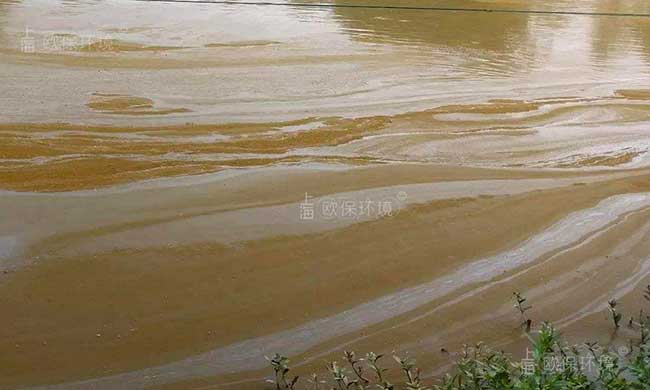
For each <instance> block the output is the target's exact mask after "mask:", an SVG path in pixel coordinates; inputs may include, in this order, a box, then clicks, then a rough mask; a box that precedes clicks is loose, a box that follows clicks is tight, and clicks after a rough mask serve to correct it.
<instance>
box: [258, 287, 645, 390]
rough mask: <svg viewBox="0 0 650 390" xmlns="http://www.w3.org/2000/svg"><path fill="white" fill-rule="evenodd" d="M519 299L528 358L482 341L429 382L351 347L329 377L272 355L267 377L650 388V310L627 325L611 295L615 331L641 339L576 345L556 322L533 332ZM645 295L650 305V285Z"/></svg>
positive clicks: (335, 386)
mask: <svg viewBox="0 0 650 390" xmlns="http://www.w3.org/2000/svg"><path fill="white" fill-rule="evenodd" d="M514 296H515V305H514V306H515V309H516V310H518V311H519V312H520V314H521V316H522V320H523V321H522V329H523V331H524V332H525V335H526V337H528V339H529V340H530V347H529V348H528V350H527V353H526V356H525V358H523V359H520V360H515V359H514V358H513V357H512V356H510V355H508V354H506V353H505V352H502V351H495V350H493V349H490V348H489V347H487V346H485V345H483V344H482V343H479V344H476V345H473V346H469V345H466V346H464V348H463V350H462V351H461V352H460V353H459V354H458V358H457V360H456V361H455V362H454V368H453V369H452V370H451V372H450V373H448V374H447V375H445V376H444V378H442V379H431V378H426V380H425V378H423V376H422V374H421V372H420V370H419V369H418V368H417V366H416V363H415V361H414V360H411V359H407V358H403V357H400V356H396V355H393V356H392V359H391V358H390V357H386V356H384V355H378V354H375V353H368V354H366V355H365V356H364V357H358V356H357V354H356V353H354V352H349V351H346V352H344V355H343V357H342V362H343V364H339V362H337V361H333V362H330V363H328V364H327V374H326V375H325V376H324V377H320V376H319V375H317V374H313V375H312V376H311V378H309V379H308V380H302V378H300V377H298V376H293V375H292V374H291V369H290V366H289V363H290V362H289V359H288V358H287V357H285V356H282V355H280V354H276V355H275V356H273V357H269V358H267V359H268V360H269V362H270V364H271V367H272V369H273V373H274V378H273V379H272V380H269V381H268V382H269V383H270V386H271V388H273V389H275V390H298V389H300V390H302V389H304V390H370V389H378V390H402V389H403V390H502V389H506V390H556V389H557V390H563V389H570V390H583V389H584V390H596V389H604V390H627V389H631V390H650V331H649V327H650V316H649V315H646V314H644V312H643V311H641V312H640V313H638V315H636V316H630V317H629V318H627V319H626V324H624V325H623V323H622V320H623V317H624V315H623V313H622V312H620V311H619V310H618V309H617V307H616V306H617V303H616V300H613V299H612V300H610V301H609V302H608V303H607V304H608V309H609V311H610V313H611V318H612V325H613V327H614V331H617V330H618V328H619V327H621V326H628V327H629V328H631V329H633V330H635V334H637V335H638V336H637V337H635V338H633V339H630V340H629V345H628V346H626V347H620V346H619V347H618V348H612V347H611V346H603V345H599V344H597V343H591V342H585V343H583V344H579V345H569V344H567V343H565V342H564V341H563V340H562V337H561V334H560V333H559V332H558V330H557V329H556V328H555V327H554V326H553V325H552V324H549V323H542V324H541V325H539V326H538V327H537V329H533V328H532V321H531V320H530V319H529V318H527V317H526V312H527V311H528V310H529V309H530V308H531V305H530V304H528V303H527V302H526V298H525V297H524V296H523V295H522V294H520V293H515V294H514ZM643 297H644V299H645V300H646V301H648V302H650V286H648V288H647V289H646V291H645V293H644V296H643ZM442 352H445V353H447V351H444V350H443V351H442ZM389 378H391V380H394V381H395V382H394V383H393V382H391V381H390V380H389ZM395 378H398V379H397V380H396V379H395ZM399 378H401V379H399Z"/></svg>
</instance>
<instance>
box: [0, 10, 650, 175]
mask: <svg viewBox="0 0 650 390" xmlns="http://www.w3.org/2000/svg"><path fill="white" fill-rule="evenodd" d="M300 1H305V0H300ZM300 1H299V0H287V3H288V4H287V6H259V5H254V6H253V5H248V6H244V5H233V4H229V5H220V4H212V5H210V4H185V3H156V4H155V5H152V4H150V3H146V2H138V1H128V0H113V1H108V2H105V1H90V0H84V1H74V0H67V1H65V2H59V1H48V0H23V1H20V2H16V1H7V0H0V31H1V33H2V34H3V35H1V36H0V50H2V52H3V56H2V59H0V68H1V69H2V73H1V75H0V77H1V78H2V83H1V84H0V92H2V93H3V95H4V96H8V98H7V99H5V100H4V101H3V108H4V110H3V111H4V112H3V119H2V122H5V123H7V122H9V123H11V122H49V123H51V122H66V123H72V124H74V125H77V127H74V129H73V128H72V126H68V127H67V128H66V127H65V126H55V127H56V128H52V129H51V130H52V131H56V134H57V136H56V137H54V136H51V135H50V138H47V141H43V140H42V139H43V138H44V137H45V136H43V137H41V139H40V140H39V141H35V140H30V141H29V142H24V143H25V144H23V141H21V142H16V141H15V134H14V133H7V134H5V136H7V137H9V138H8V140H7V141H6V142H5V148H6V149H7V148H9V146H7V145H9V144H11V145H13V146H11V148H12V150H11V153H9V152H8V151H7V152H6V153H7V154H6V156H5V158H6V159H8V160H7V161H5V163H7V164H14V165H13V166H14V167H15V166H21V167H22V166H31V165H33V164H34V161H39V162H43V161H50V160H49V159H51V158H53V157H52V156H56V161H60V160H62V159H70V160H72V159H74V160H75V161H76V162H77V163H78V162H79V161H80V160H82V159H84V158H88V156H92V158H94V159H99V158H102V159H113V158H116V156H117V157H119V158H124V159H127V160H129V164H130V165H129V166H131V167H133V166H135V165H137V166H138V167H141V169H142V170H150V169H151V167H152V166H159V165H160V164H162V162H165V163H169V164H172V163H173V166H171V167H168V168H169V169H171V170H173V172H196V170H197V169H198V171H203V170H205V169H208V168H209V169H215V168H214V166H210V167H208V168H206V166H205V164H203V165H201V166H200V167H194V166H193V167H187V166H186V165H182V164H181V163H180V162H179V160H182V161H183V162H185V161H188V160H192V158H194V159H195V160H196V159H197V158H198V157H197V155H196V153H202V159H203V161H212V162H214V161H216V162H218V164H217V163H214V164H217V165H219V167H231V166H251V165H252V166H256V165H265V164H273V163H278V162H284V163H286V162H305V161H309V160H310V158H312V159H313V158H315V157H314V156H318V158H319V159H331V160H336V161H342V160H345V161H360V160H363V161H367V159H371V160H372V161H375V159H377V158H381V157H383V158H386V159H388V160H395V161H404V160H408V161H440V154H441V153H442V152H444V151H445V150H447V149H448V148H447V147H444V145H441V144H437V145H435V147H433V146H432V144H431V142H432V140H431V137H433V136H432V135H431V134H433V133H432V132H477V133H476V134H478V133H479V132H480V134H494V131H497V132H499V131H500V132H505V130H504V127H507V128H508V131H510V130H512V131H513V132H515V133H517V134H520V135H521V134H522V132H523V133H525V134H529V136H528V137H523V136H522V137H521V141H519V139H518V141H516V142H511V140H513V139H514V138H513V137H509V138H508V137H504V138H499V139H498V141H497V142H496V143H497V145H496V146H494V147H493V148H492V150H499V151H501V152H503V153H509V152H512V153H514V150H515V148H518V149H517V153H523V152H524V151H526V152H531V151H535V152H537V153H539V152H540V150H543V149H544V150H545V148H546V147H548V145H549V142H548V141H544V137H541V136H537V137H535V136H534V134H554V135H553V136H552V137H553V139H554V141H555V142H560V141H561V143H562V145H564V146H563V148H564V150H563V151H562V153H559V152H558V153H556V154H555V155H553V156H545V157H544V158H541V159H539V161H537V163H536V164H537V165H545V164H547V162H548V161H551V160H553V161H556V160H557V161H561V164H565V165H566V164H569V165H571V164H573V160H574V157H573V155H574V154H580V160H585V161H590V158H591V157H592V156H591V155H590V153H588V152H584V150H592V149H593V146H595V145H591V144H589V145H586V144H584V143H582V142H581V143H580V144H579V145H578V144H576V143H575V142H577V141H575V140H573V141H571V142H568V141H567V139H568V138H567V137H565V134H578V133H580V132H578V131H572V132H569V131H568V130H567V126H568V125H566V123H571V126H573V127H575V126H576V124H575V123H576V122H580V123H581V126H582V128H581V129H580V130H582V131H584V132H585V133H586V134H589V133H590V132H591V133H592V134H593V132H594V131H596V130H594V129H587V128H586V126H587V124H588V123H590V124H596V123H597V124H598V125H599V126H600V125H604V124H605V123H608V124H610V126H613V127H616V128H618V129H621V128H622V127H623V126H625V125H627V124H628V123H627V122H625V120H628V119H629V118H631V117H633V118H634V120H635V121H636V122H639V121H640V120H639V118H641V119H643V118H645V116H644V115H645V107H640V106H639V105H638V102H633V103H631V104H632V105H633V107H631V106H629V105H627V104H626V103H620V95H617V94H616V91H617V90H623V89H626V90H646V89H648V85H647V82H646V81H645V80H647V76H648V70H649V67H648V61H649V60H650V18H631V17H596V16H584V15H583V16H578V15H540V14H525V13H518V14H513V13H501V12H443V11H433V10H430V11H427V10H407V9H377V8H372V9H371V8H360V7H340V6H343V5H349V4H358V3H359V2H360V1H357V0H332V5H334V6H337V7H295V6H291V3H297V2H300ZM372 4H373V5H375V6H377V5H382V4H387V5H393V6H395V5H405V6H411V7H413V6H430V5H431V4H432V3H431V1H428V0H377V1H376V2H373V3H372ZM435 5H436V6H439V7H465V8H485V7H490V8H494V9H498V8H517V9H525V8H530V9H543V10H554V9H556V10H579V11H594V12H618V13H622V12H648V11H649V8H650V5H648V4H646V3H645V2H643V1H626V2H622V1H614V0H583V1H568V0H554V1H547V2H532V3H531V2H524V1H520V0H495V1H480V0H468V1H459V0H442V1H440V2H436V3H435ZM26 27H28V28H29V29H30V31H31V33H32V34H33V35H34V36H35V37H37V38H39V39H47V37H53V36H55V37H66V38H83V39H90V40H96V41H93V42H92V43H91V44H84V45H78V46H72V47H66V48H63V49H61V50H57V49H56V48H55V49H54V50H44V51H39V50H37V52H36V53H34V54H24V53H21V51H20V42H21V38H22V36H23V34H24V31H25V28H26ZM101 37H108V39H100V38H101ZM98 39H99V40H98ZM98 70H99V71H98ZM46 76H53V77H49V78H48V82H47V83H44V82H42V80H43V79H44V77H46ZM98 97H103V98H102V99H103V100H102V101H101V102H98V101H97V100H98ZM596 102H598V104H599V105H598V106H597V105H596ZM485 104H487V106H485ZM440 107H447V108H445V109H442V110H439V109H438V108H440ZM449 107H454V109H449ZM485 107H489V110H488V111H490V110H492V111H495V110H496V111H498V110H503V112H481V111H482V110H485ZM531 107H532V108H531ZM406 113H416V114H413V115H411V116H409V115H406V116H402V117H400V115H405V114H406ZM417 113H419V114H417ZM550 113H552V114H553V115H552V117H551V116H550ZM545 115H546V116H547V117H551V120H548V121H547V120H546V119H544V120H543V121H540V120H539V119H538V118H542V117H544V116H545ZM376 116H381V117H380V118H374V117H376ZM341 117H342V118H343V119H341ZM324 118H325V121H324V122H323V119H324ZM626 118H627V119H626ZM348 119H355V121H353V122H348V121H347V120H348ZM366 120H367V122H366ZM296 121H297V122H296ZM235 122H237V123H240V122H244V123H256V124H257V125H256V126H257V127H256V130H255V135H252V134H250V133H247V134H240V133H239V132H240V131H241V132H243V131H244V130H242V128H241V127H238V126H231V127H230V128H228V127H227V126H223V125H230V124H232V123H235ZM321 122H323V123H327V125H328V126H330V127H327V128H326V129H327V130H324V129H321V130H320V131H317V130H314V129H311V130H309V131H305V132H304V134H303V133H300V134H292V135H291V136H288V135H287V133H286V132H282V131H280V132H278V129H279V128H282V127H283V126H286V125H289V124H293V123H300V124H304V123H321ZM628 122H629V121H628ZM365 123H372V124H373V125H372V126H369V125H365ZM377 123H379V124H377ZM391 123H392V124H391ZM395 123H399V124H400V125H395ZM87 124H103V125H110V126H113V127H116V128H117V129H116V130H115V133H119V134H123V137H121V138H120V137H117V138H116V139H115V140H114V141H115V142H114V144H113V143H111V144H110V145H109V143H108V142H104V143H103V146H104V148H102V149H100V148H96V147H95V144H94V142H90V141H89V140H90V139H93V138H95V135H92V136H90V135H88V136H87V139H85V140H84V141H85V142H86V143H85V144H84V145H76V146H75V147H74V148H72V149H74V150H76V151H79V150H84V151H85V153H86V154H84V155H83V156H81V155H79V153H73V151H74V150H72V149H70V147H69V145H70V143H71V142H72V141H71V140H69V139H65V137H67V136H65V134H67V135H68V136H69V133H66V131H70V130H75V131H81V130H79V129H84V130H87V129H86V128H85V127H84V125H87ZM192 124H208V125H214V124H220V125H222V126H219V127H213V128H201V130H198V129H196V130H195V132H196V133H197V134H196V135H197V136H198V137H199V138H200V139H214V140H219V142H223V144H220V143H219V142H217V141H215V142H214V143H213V144H211V145H210V148H206V147H205V145H202V144H201V145H185V146H179V145H178V140H177V139H176V138H168V139H166V140H165V142H168V141H170V143H169V144H168V145H166V146H165V147H164V148H163V147H158V148H157V149H156V148H153V149H152V147H150V146H147V147H145V148H140V147H138V145H137V144H136V143H135V142H134V141H133V139H134V138H133V136H132V135H133V134H131V135H130V136H128V137H127V135H128V134H130V133H134V132H135V133H138V137H141V136H143V135H144V134H142V132H144V131H146V129H145V128H146V126H151V125H165V126H182V127H179V128H177V129H174V130H170V134H167V135H174V136H176V135H179V134H177V133H178V132H183V131H187V130H186V129H187V128H188V126H191V125H192ZM540 124H543V125H544V127H545V128H542V127H541V126H540ZM551 126H555V127H556V129H555V130H553V131H551V130H549V128H550V127H551ZM133 127H139V128H135V129H134V128H133ZM607 131H608V132H609V133H611V136H609V139H608V142H611V141H612V140H613V139H614V136H613V134H614V133H616V132H613V131H609V130H607ZM628 131H630V132H631V133H633V135H630V137H633V138H634V137H637V136H638V135H639V134H640V133H639V131H638V129H637V128H635V129H634V130H628ZM418 132H419V133H420V134H419V135H415V134H416V133H418ZM321 133H322V134H321ZM339 133H340V134H341V136H334V134H339ZM378 133H381V135H382V136H386V135H387V134H390V135H391V136H393V137H394V138H393V139H391V140H390V142H382V141H380V140H379V138H376V136H378V135H379V134H378ZM407 133H409V134H410V133H413V134H410V135H409V136H408V137H406V136H404V135H403V134H407ZM82 134H84V133H83V132H82ZM423 134H426V137H425V136H424V135H423ZM476 134H474V136H476ZM32 135H33V134H32ZM77 136H78V135H75V137H77ZM30 137H31V135H30ZM238 137H242V138H243V137H248V138H246V139H245V140H243V139H239V140H238V139H237V138H238ZM289 138H291V139H289ZM407 138H408V139H407ZM9 139H10V140H11V141H10V140H9ZM360 139H363V142H361V141H359V140H360ZM491 139H493V138H491ZM224 140H227V141H224ZM353 141H355V142H357V143H356V144H354V143H353ZM574 141H575V142H574ZM637 141H638V138H634V139H621V138H616V139H615V142H616V144H617V145H619V146H620V148H627V146H628V145H629V143H630V142H637ZM31 142H34V143H38V146H39V147H38V148H36V147H35V145H33V144H31ZM77 142H79V143H81V142H80V141H79V140H77ZM155 142H158V143H159V142H162V141H161V140H159V139H157V140H156V141H155ZM463 142H464V141H463ZM486 142H487V138H486V139H483V138H481V139H480V142H478V144H477V146H476V148H477V149H479V148H481V147H483V145H485V144H486ZM544 142H545V143H544ZM601 142H605V141H601ZM540 143H544V145H547V146H545V147H544V148H542V147H541V146H540ZM468 144H469V143H465V145H468ZM242 145H245V146H242ZM609 145H611V144H609ZM140 146H142V145H140ZM454 148H455V145H453V144H452V145H451V149H454ZM620 148H619V149H620ZM601 149H602V148H601ZM601 149H598V150H601ZM150 150H157V151H158V152H157V154H156V153H153V154H154V155H155V156H153V157H152V156H151V154H152V153H149V152H146V151H150ZM617 150H618V149H617ZM625 150H626V151H625V152H621V153H618V154H616V155H615V156H614V157H612V156H609V157H608V161H611V160H612V159H614V160H616V161H619V160H621V161H623V160H624V158H622V157H620V156H619V155H624V156H632V152H630V151H628V150H627V149H625ZM643 150H645V149H643ZM643 150H641V152H642V151H643ZM237 152H239V153H237ZM641 152H640V151H639V150H637V149H636V148H634V153H641ZM477 153H478V152H477ZM179 156H180V158H179ZM471 157H472V158H471V160H473V161H476V153H475V154H474V155H473V156H471ZM20 158H28V159H29V160H28V161H27V160H25V161H16V159H20ZM152 158H153V160H152ZM463 158H468V157H467V156H463ZM495 159H497V160H498V159H501V160H502V161H500V162H496V163H495V162H494V160H495ZM505 160H507V159H506V158H505V157H503V158H502V157H500V155H499V156H496V157H493V156H490V158H489V161H490V163H491V164H492V163H494V164H496V165H508V164H511V163H515V162H512V161H510V162H506V161H505ZM565 160H566V161H568V162H566V161H565ZM223 161H227V162H228V163H227V164H226V163H224V162H223ZM319 161H320V160H319ZM448 161H449V159H448V158H445V159H443V162H448ZM597 161H602V159H598V160H597ZM527 162H528V161H519V160H517V161H516V164H521V165H522V166H526V165H527ZM156 164H158V165H156ZM183 164H184V163H183ZM558 164H560V163H558ZM181 165H182V166H181ZM58 167H59V168H60V167H61V165H58ZM75 169H81V168H79V167H76V168H75ZM93 169H95V165H92V166H91V169H89V172H91V171H92V170H93ZM139 169H140V168H139ZM165 172H166V171H165ZM37 173H38V172H35V174H37ZM159 174H163V173H159ZM164 174H166V173H164ZM164 174H163V175H164ZM20 177H21V176H20V175H17V176H16V177H15V178H14V179H15V180H20ZM87 185H90V184H88V183H87Z"/></svg>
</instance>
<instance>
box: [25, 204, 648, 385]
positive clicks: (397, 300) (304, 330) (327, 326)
mask: <svg viewBox="0 0 650 390" xmlns="http://www.w3.org/2000/svg"><path fill="white" fill-rule="evenodd" d="M646 207H650V193H640V194H630V195H617V196H613V197H611V198H608V199H605V200H603V201H601V202H600V203H599V204H598V205H596V206H595V207H593V208H590V209H586V210H581V211H577V212H574V213H571V214H569V215H568V216H567V217H566V218H564V219H563V220H561V221H559V222H558V223H556V224H554V225H553V226H551V227H550V228H549V229H547V230H546V231H544V232H542V233H540V234H538V235H536V236H533V237H532V238H530V239H529V240H527V241H525V242H524V243H522V244H521V245H519V246H518V247H516V248H514V249H512V250H508V251H506V252H503V253H501V254H499V255H495V256H491V257H487V258H483V259H481V260H478V261H475V262H472V263H470V264H467V265H465V266H462V267H460V268H458V269H457V270H456V271H454V272H452V273H451V274H450V275H447V276H444V277H440V278H437V279H434V280H432V281H431V282H428V283H424V284H421V285H418V286H414V287H410V288H406V289H403V290H400V291H398V292H395V293H392V294H389V295H386V296H383V297H381V298H378V299H375V300H372V301H370V302H367V303H364V304H361V305H358V306H356V307H353V308H351V309H349V310H346V311H344V312H341V313H339V314H336V315H333V316H330V317H326V318H321V319H318V320H314V321H310V322H307V323H305V324H303V325H301V326H298V327H295V328H293V329H289V330H285V331H282V332H278V333H274V334H271V335H266V336H262V337H258V338H253V339H249V340H245V341H241V342H238V343H234V344H231V345H228V346H225V347H221V348H217V349H215V350H212V351H209V352H206V353H203V354H200V355H196V356H193V357H190V358H187V359H183V360H180V361H178V362H174V363H170V364H166V365H161V366H157V367H152V368H148V369H144V370H139V371H133V372H129V373H124V374H118V375H114V376H109V377H104V378H98V379H91V380H87V381H80V382H74V383H68V384H60V385H53V386H44V387H38V388H35V389H40V390H45V389H49V390H63V389H66V390H70V389H88V388H92V389H94V390H104V389H105V390H112V389H122V388H124V386H125V385H126V384H128V387H129V388H131V389H133V388H137V389H140V388H144V387H147V386H152V385H162V384H165V383H170V382H172V381H176V380H180V379H189V378H193V377H207V376H215V375H223V374H227V373H233V372H239V371H246V370H254V369H260V368H263V367H264V366H265V364H266V362H265V360H264V358H263V357H264V356H265V355H270V354H273V353H275V352H282V353H284V354H287V355H295V354H299V353H301V352H304V351H306V350H307V349H309V348H310V347H313V346H315V345H318V344H319V343H321V342H324V341H326V340H329V339H332V338H335V337H338V336H341V335H344V334H347V333H351V332H354V331H358V330H360V329H362V328H364V327H367V326H369V325H372V324H376V323H379V322H382V321H385V320H387V319H389V318H392V317H395V316H398V315H401V314H404V313H406V312H409V311H411V310H413V309H416V308H417V307H419V306H421V305H424V304H426V303H428V302H431V301H432V300H434V299H436V298H439V297H441V296H444V295H446V294H449V293H451V292H452V291H455V290H457V289H459V288H461V287H463V286H465V285H467V284H470V283H476V282H482V281H488V280H490V279H493V278H494V277H496V276H498V275H500V274H501V273H503V272H504V271H508V270H511V269H514V268H517V267H520V266H522V265H525V264H529V263H532V262H534V261H535V260H536V259H538V258H539V257H541V256H543V255H544V254H547V253H550V252H553V251H556V250H560V249H562V248H566V247H569V246H570V245H571V244H574V243H576V242H579V241H581V240H583V239H584V238H585V237H587V236H589V235H590V234H593V233H594V232H598V231H599V230H601V229H603V228H605V227H607V226H608V225H609V224H611V223H613V222H615V221H616V220H617V219H618V218H620V217H621V216H622V215H625V214H627V213H630V212H633V211H635V210H639V209H642V208H646Z"/></svg>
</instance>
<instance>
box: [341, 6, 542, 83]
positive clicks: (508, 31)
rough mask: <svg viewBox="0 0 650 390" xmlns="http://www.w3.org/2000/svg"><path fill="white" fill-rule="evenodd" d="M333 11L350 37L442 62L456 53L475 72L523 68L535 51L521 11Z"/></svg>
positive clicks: (506, 71) (524, 16)
mask: <svg viewBox="0 0 650 390" xmlns="http://www.w3.org/2000/svg"><path fill="white" fill-rule="evenodd" d="M335 3H336V4H349V3H350V1H348V0H337V1H335ZM391 4H392V5H399V6H401V5H403V6H426V5H428V4H429V3H428V2H422V1H415V2H414V1H410V0H406V1H404V0H401V1H400V0H397V1H394V2H392V3H391ZM456 5H458V4H456ZM436 6H439V5H438V4H436ZM462 6H463V7H468V8H480V7H484V6H485V4H484V3H479V2H475V1H466V2H463V3H462ZM335 13H336V17H337V18H338V19H339V20H340V21H341V23H342V25H343V26H344V29H343V30H344V31H345V32H346V33H347V34H349V35H350V36H352V37H353V38H354V39H360V40H362V41H369V42H381V43H386V44H397V45H405V46H408V47H411V48H412V49H413V51H414V52H415V53H416V55H418V56H421V57H430V58H432V59H433V58H436V57H438V58H441V57H442V58H444V59H446V60H447V61H448V60H449V57H453V56H462V57H464V59H465V61H466V62H465V64H464V65H462V66H465V67H467V68H470V69H477V70H479V71H481V70H487V71H491V72H492V73H495V74H498V73H501V74H504V73H510V72H515V71H525V70H526V69H527V67H528V65H530V63H531V60H532V59H533V58H534V57H535V55H536V53H535V46H534V45H533V44H532V42H531V40H530V38H529V26H528V25H529V19H530V18H529V16H528V15H526V14H505V13H494V14H485V13H474V12H466V13H462V12H461V13H458V12H437V11H421V10H399V9H395V10H385V9H363V8H335ZM457 63H458V62H457ZM452 65H454V64H452Z"/></svg>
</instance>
